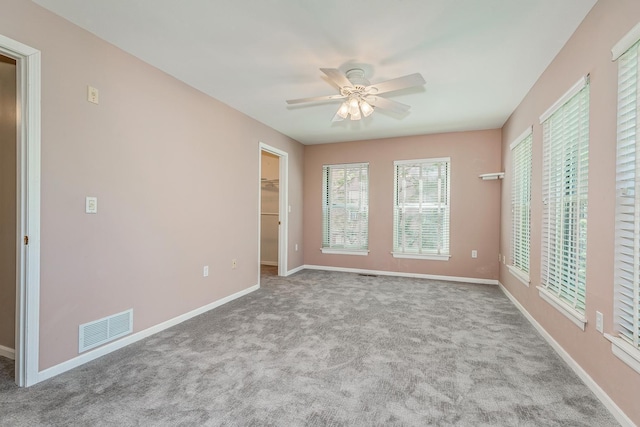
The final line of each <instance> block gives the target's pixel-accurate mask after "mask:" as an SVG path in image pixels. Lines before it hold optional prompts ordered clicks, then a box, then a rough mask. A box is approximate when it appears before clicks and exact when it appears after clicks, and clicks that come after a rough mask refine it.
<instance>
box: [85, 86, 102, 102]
mask: <svg viewBox="0 0 640 427" xmlns="http://www.w3.org/2000/svg"><path fill="white" fill-rule="evenodd" d="M87 101H89V102H90V103H92V104H99V103H100V92H99V91H98V89H96V88H95V87H91V86H87Z"/></svg>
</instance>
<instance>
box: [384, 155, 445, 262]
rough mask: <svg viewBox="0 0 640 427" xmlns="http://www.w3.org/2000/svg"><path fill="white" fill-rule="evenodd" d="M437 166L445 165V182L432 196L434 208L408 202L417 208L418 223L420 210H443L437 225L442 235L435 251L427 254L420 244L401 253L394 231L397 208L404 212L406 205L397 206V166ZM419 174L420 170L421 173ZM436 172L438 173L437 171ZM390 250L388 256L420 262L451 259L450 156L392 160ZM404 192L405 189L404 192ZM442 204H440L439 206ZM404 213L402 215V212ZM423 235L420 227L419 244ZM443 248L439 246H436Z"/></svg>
mask: <svg viewBox="0 0 640 427" xmlns="http://www.w3.org/2000/svg"><path fill="white" fill-rule="evenodd" d="M438 163H445V164H446V168H445V169H446V171H445V176H444V177H445V182H444V183H443V184H442V185H440V184H436V185H437V186H438V191H439V196H438V195H437V196H436V199H437V202H436V205H435V206H425V205H427V203H426V202H424V203H423V202H422V201H419V202H417V203H412V205H415V206H412V208H414V209H418V214H419V215H420V216H419V222H420V223H422V222H423V220H424V218H425V216H423V213H422V210H423V209H425V208H428V209H439V210H440V209H444V211H443V212H442V218H443V223H441V224H438V226H439V227H442V233H443V236H439V237H440V238H441V240H440V242H439V243H438V246H439V247H438V248H437V249H436V251H430V250H428V249H425V248H424V247H423V245H422V244H420V247H419V248H418V249H417V251H415V252H413V251H408V250H406V247H405V249H404V250H402V247H401V246H400V245H399V244H398V239H399V238H400V236H399V235H398V230H399V228H400V225H399V224H398V221H399V217H400V216H401V213H400V209H406V206H405V205H406V204H405V203H403V204H402V206H401V204H400V203H399V193H400V191H399V180H398V177H399V176H398V175H399V174H398V171H399V168H400V167H403V166H406V165H414V166H420V168H422V167H424V166H426V165H427V166H433V165H435V164H438ZM421 173H422V171H421ZM439 173H440V171H439ZM393 181H394V183H393V242H392V245H393V248H392V252H391V254H392V255H393V257H394V258H405V259H423V260H434V261H448V260H449V258H450V257H451V248H450V241H451V228H450V223H451V157H437V158H429V159H410V160H396V161H394V162H393ZM419 182H420V184H419V185H420V186H423V185H424V184H423V181H422V179H420V181H419ZM443 190H444V193H445V195H444V196H445V197H444V199H443V198H442V197H441V196H442V191H443ZM405 191H406V190H405ZM419 197H420V199H422V193H421V194H420V196H419ZM443 201H444V204H443V203H442V202H443ZM403 213H404V212H403ZM423 232H424V227H423V226H420V228H419V237H418V240H419V241H421V242H422V241H423V238H422V233H423ZM441 245H443V246H442V247H440V246H441Z"/></svg>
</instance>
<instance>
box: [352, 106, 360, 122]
mask: <svg viewBox="0 0 640 427" xmlns="http://www.w3.org/2000/svg"><path fill="white" fill-rule="evenodd" d="M361 118H362V115H361V114H360V108H358V109H357V110H356V112H355V114H354V113H351V120H360V119H361Z"/></svg>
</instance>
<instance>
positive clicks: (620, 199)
mask: <svg viewBox="0 0 640 427" xmlns="http://www.w3.org/2000/svg"><path fill="white" fill-rule="evenodd" d="M612 60H613V61H615V62H617V66H618V85H617V97H618V105H617V113H616V117H617V141H616V216H615V224H616V230H615V244H614V248H615V250H614V253H615V262H614V281H613V283H614V286H613V301H614V310H613V319H612V324H613V334H614V335H610V334H605V337H606V338H607V339H609V340H610V341H611V350H612V352H613V354H614V355H615V356H616V357H618V358H619V359H620V360H622V361H623V362H625V363H626V364H627V365H629V366H630V367H631V368H632V369H634V370H635V371H637V372H638V373H640V330H639V328H640V278H639V275H640V264H639V263H640V237H639V235H638V234H639V233H640V96H639V95H638V90H640V24H638V25H636V26H635V27H634V28H633V29H632V30H631V31H630V32H629V33H628V34H627V35H625V37H623V38H622V39H621V40H620V41H619V42H618V43H617V44H616V45H615V46H614V48H613V49H612Z"/></svg>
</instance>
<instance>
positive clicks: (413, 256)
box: [391, 252, 451, 261]
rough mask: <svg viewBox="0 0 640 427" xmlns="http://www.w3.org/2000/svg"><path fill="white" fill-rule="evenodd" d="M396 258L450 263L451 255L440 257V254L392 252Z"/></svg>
mask: <svg viewBox="0 0 640 427" xmlns="http://www.w3.org/2000/svg"><path fill="white" fill-rule="evenodd" d="M391 255H393V257H394V258H405V259H426V260H432V261H449V258H451V255H449V254H446V255H438V254H407V253H402V252H391Z"/></svg>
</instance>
